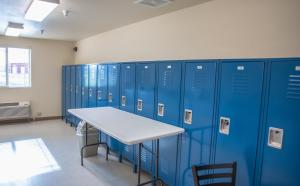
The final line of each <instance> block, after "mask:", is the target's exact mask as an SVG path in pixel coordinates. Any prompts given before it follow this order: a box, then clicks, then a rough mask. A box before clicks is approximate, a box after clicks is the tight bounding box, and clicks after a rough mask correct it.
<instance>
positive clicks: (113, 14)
mask: <svg viewBox="0 0 300 186" xmlns="http://www.w3.org/2000/svg"><path fill="white" fill-rule="evenodd" d="M134 1H135V0H61V3H60V5H59V6H58V7H57V8H56V9H55V10H54V11H53V12H52V13H51V14H50V15H49V16H48V17H47V18H46V19H45V20H44V21H43V22H41V23H40V22H34V21H29V20H25V19H24V15H25V11H26V9H27V8H28V6H29V4H30V2H31V0H0V35H3V34H4V31H5V29H6V27H7V25H8V22H9V21H10V22H17V23H24V30H23V31H22V34H21V36H22V37H31V38H44V39H58V40H70V41H77V40H80V39H83V38H86V37H89V36H92V35H95V34H98V33H102V32H106V31H109V30H112V29H115V28H118V27H122V26H124V25H128V24H131V23H134V22H138V21H142V20H145V19H148V18H151V17H155V16H159V15H162V14H166V13H169V12H172V11H175V10H179V9H182V8H187V7H190V6H194V5H197V4H200V3H204V2H206V1H208V0H174V1H173V2H172V3H170V4H168V5H165V6H163V7H160V8H152V7H148V6H145V5H141V4H135V3H134ZM64 9H67V10H69V15H68V16H67V17H64V15H63V13H62V11H63V10H64ZM41 30H45V31H44V33H43V34H41Z"/></svg>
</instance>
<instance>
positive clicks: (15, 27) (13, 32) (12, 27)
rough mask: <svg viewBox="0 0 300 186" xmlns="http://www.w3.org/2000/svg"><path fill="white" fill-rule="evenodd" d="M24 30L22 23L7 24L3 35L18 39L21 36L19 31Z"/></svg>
mask: <svg viewBox="0 0 300 186" xmlns="http://www.w3.org/2000/svg"><path fill="white" fill-rule="evenodd" d="M23 29H24V27H23V24H22V23H12V22H9V23H8V26H7V28H6V30H5V35H7V36H14V37H18V36H19V35H20V34H21V31H22V30H23Z"/></svg>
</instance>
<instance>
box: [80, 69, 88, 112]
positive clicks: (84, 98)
mask: <svg viewBox="0 0 300 186" xmlns="http://www.w3.org/2000/svg"><path fill="white" fill-rule="evenodd" d="M81 107H82V108H88V107H89V66H88V65H81Z"/></svg>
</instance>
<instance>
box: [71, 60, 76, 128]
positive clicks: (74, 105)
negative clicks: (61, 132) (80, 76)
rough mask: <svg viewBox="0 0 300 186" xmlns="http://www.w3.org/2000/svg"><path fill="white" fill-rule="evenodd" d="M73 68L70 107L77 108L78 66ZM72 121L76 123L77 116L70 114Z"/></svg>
mask: <svg viewBox="0 0 300 186" xmlns="http://www.w3.org/2000/svg"><path fill="white" fill-rule="evenodd" d="M70 68H71V79H70V99H71V100H70V108H76V98H75V96H76V92H75V91H76V90H75V89H76V67H75V66H74V65H72V66H70ZM70 121H71V123H72V124H75V122H76V121H75V117H74V116H73V115H71V116H70Z"/></svg>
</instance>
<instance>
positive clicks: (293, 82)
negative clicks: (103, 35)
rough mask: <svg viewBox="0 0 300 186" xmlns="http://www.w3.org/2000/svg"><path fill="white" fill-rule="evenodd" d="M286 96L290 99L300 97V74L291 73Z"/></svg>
mask: <svg viewBox="0 0 300 186" xmlns="http://www.w3.org/2000/svg"><path fill="white" fill-rule="evenodd" d="M286 97H287V98H288V99H296V100H299V99H300V74H299V75H295V74H291V75H289V77H288V86H287V93H286Z"/></svg>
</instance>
